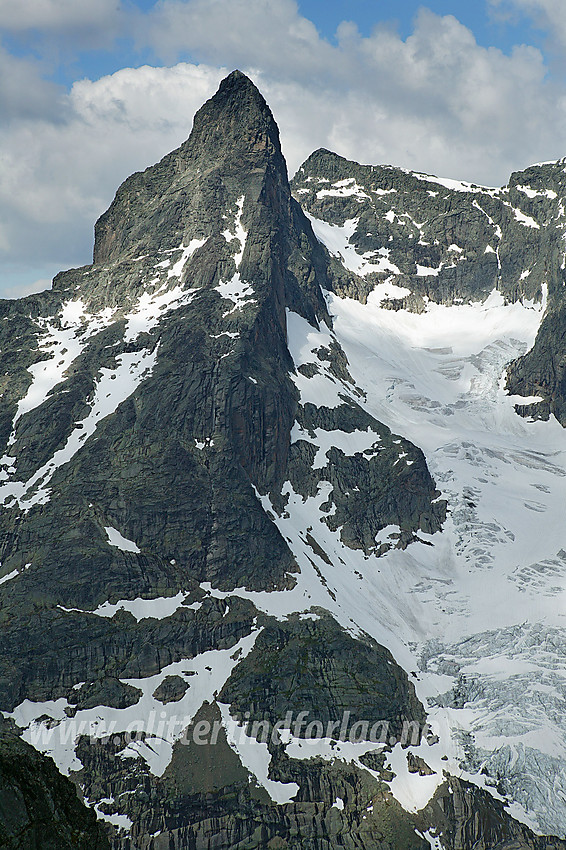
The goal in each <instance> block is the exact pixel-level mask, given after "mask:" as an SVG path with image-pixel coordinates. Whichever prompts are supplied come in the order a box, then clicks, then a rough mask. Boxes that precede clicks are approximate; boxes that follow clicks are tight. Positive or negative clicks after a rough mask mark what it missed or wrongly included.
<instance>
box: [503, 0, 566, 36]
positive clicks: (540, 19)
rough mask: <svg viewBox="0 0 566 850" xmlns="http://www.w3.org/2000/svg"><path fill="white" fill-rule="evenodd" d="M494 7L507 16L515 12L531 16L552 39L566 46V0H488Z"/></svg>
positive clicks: (536, 24)
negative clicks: (565, 2) (565, 1)
mask: <svg viewBox="0 0 566 850" xmlns="http://www.w3.org/2000/svg"><path fill="white" fill-rule="evenodd" d="M488 2H489V4H490V6H491V7H492V9H493V10H494V11H495V12H497V13H499V14H500V15H501V16H503V17H506V16H508V15H509V14H510V13H511V14H512V13H513V12H515V13H517V12H519V13H522V14H524V15H527V16H528V17H530V18H531V19H532V20H533V22H534V24H535V26H537V27H538V28H539V29H541V30H545V31H546V32H547V33H548V35H549V37H550V38H551V40H552V41H554V42H556V43H558V44H559V45H561V46H562V47H564V46H566V9H565V7H564V0H488Z"/></svg>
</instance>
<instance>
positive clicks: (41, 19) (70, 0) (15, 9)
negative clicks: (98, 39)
mask: <svg viewBox="0 0 566 850" xmlns="http://www.w3.org/2000/svg"><path fill="white" fill-rule="evenodd" d="M123 13H124V12H123V9H122V6H121V3H120V2H119V0H96V3H93V2H92V0H18V2H17V3H14V2H13V0H0V21H1V22H2V23H1V27H2V30H3V31H4V32H9V33H12V34H23V33H26V34H27V33H29V32H30V31H34V32H36V33H43V34H52V35H53V34H55V35H57V36H61V35H68V34H70V33H72V34H74V35H77V34H79V33H81V32H82V33H83V34H84V35H85V36H86V35H88V37H89V39H92V37H93V35H94V34H97V35H100V34H101V33H104V34H106V35H107V34H108V33H109V32H115V30H116V29H117V27H118V25H119V22H120V19H121V17H122V15H123Z"/></svg>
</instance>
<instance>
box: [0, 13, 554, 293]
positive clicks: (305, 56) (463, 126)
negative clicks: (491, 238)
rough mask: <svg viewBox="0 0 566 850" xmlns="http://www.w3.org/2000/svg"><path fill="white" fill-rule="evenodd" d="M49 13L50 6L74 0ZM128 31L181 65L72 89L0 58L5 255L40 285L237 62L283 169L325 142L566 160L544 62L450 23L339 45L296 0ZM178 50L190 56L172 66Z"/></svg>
mask: <svg viewBox="0 0 566 850" xmlns="http://www.w3.org/2000/svg"><path fill="white" fill-rule="evenodd" d="M4 2H5V0H0V8H1V4H2V3H4ZM26 2H27V3H29V4H30V5H34V6H35V5H37V6H38V7H39V6H41V5H42V3H41V2H40V0H26ZM43 2H44V3H45V6H46V7H49V8H51V9H52V10H53V8H54V7H58V8H59V7H60V6H64V5H65V4H66V3H67V2H70V0H59V2H56V0H49V1H48V0H43ZM493 2H497V0H493ZM513 2H516V3H520V2H525V3H526V2H528V0H513ZM529 2H530V0H529ZM532 2H534V0H532ZM543 2H545V0H540V3H543ZM547 2H549V3H550V2H551V0H547ZM88 5H89V6H92V5H93V4H90V3H89V4H88ZM79 6H81V7H82V6H83V4H79ZM102 6H103V8H104V9H105V10H106V13H108V14H110V9H111V6H112V4H111V3H110V2H106V0H105V2H104V3H102ZM83 11H85V10H84V8H83ZM85 14H86V12H85ZM16 19H17V15H16V13H14V18H13V26H16ZM131 21H133V24H132V25H133V26H134V25H135V31H136V37H137V38H138V40H139V44H140V45H141V46H144V47H148V46H149V47H151V48H152V49H153V50H154V51H155V52H156V54H157V55H161V56H163V57H167V58H168V59H169V61H176V62H177V64H175V65H173V66H172V67H158V68H155V67H150V66H143V67H141V68H136V69H133V68H126V69H123V70H121V71H118V72H116V73H114V74H112V75H109V76H106V77H103V78H102V79H99V80H95V81H91V80H86V79H85V80H81V81H79V82H76V83H75V84H74V86H73V87H72V89H71V91H70V92H69V93H66V92H63V91H62V90H57V89H55V88H54V87H51V86H48V85H47V84H44V83H43V81H41V80H40V78H39V76H38V73H39V72H38V70H37V67H35V66H33V65H32V64H31V63H28V64H26V63H25V61H24V60H17V61H18V62H20V68H19V74H16V75H14V76H13V77H12V78H11V79H10V80H8V82H6V75H5V74H3V73H2V70H3V65H2V62H3V61H4V62H5V67H6V68H9V63H10V62H15V61H16V60H14V59H13V57H8V56H7V55H6V54H2V53H0V80H3V82H2V83H0V105H1V104H2V103H3V102H6V103H7V104H8V105H9V107H10V108H9V109H7V111H6V112H5V116H8V117H6V118H5V121H4V126H2V125H1V124H0V159H1V161H2V163H3V168H2V170H1V171H0V259H3V260H4V262H5V263H12V264H13V263H15V262H16V261H17V260H18V258H22V257H25V261H26V262H27V263H29V264H30V266H32V265H33V267H34V269H36V270H37V271H34V278H33V279H35V278H37V277H45V276H46V275H45V274H43V273H41V267H42V263H43V265H44V266H46V264H49V263H56V262H59V264H60V267H66V266H68V265H75V264H80V263H86V262H89V260H90V255H91V250H92V226H93V222H94V220H95V219H96V217H97V216H98V215H99V214H100V213H101V212H103V210H104V209H105V208H106V207H107V206H108V204H109V203H110V201H111V199H112V196H113V194H114V191H115V190H116V188H117V186H118V185H119V183H120V182H121V181H122V180H123V179H124V178H125V177H126V176H127V175H128V174H130V173H131V172H132V171H134V170H138V169H142V168H145V167H146V166H147V165H150V164H151V163H153V162H155V161H156V160H158V159H159V158H160V157H161V156H163V155H164V154H165V153H167V152H168V151H169V150H171V149H172V148H174V147H176V146H177V145H179V144H180V143H181V142H182V141H183V140H184V139H185V138H186V137H187V135H188V133H189V131H190V127H191V124H192V117H193V114H194V112H195V111H196V109H197V108H198V107H199V106H200V105H201V103H202V102H203V101H204V100H205V99H206V98H207V97H209V96H210V95H211V94H212V93H213V92H214V91H215V89H216V88H217V85H218V83H219V81H220V79H221V78H222V77H223V76H224V75H225V74H226V73H227V72H228V71H230V70H232V69H233V68H235V67H239V68H240V69H241V70H243V71H245V72H246V73H248V74H249V75H250V76H251V77H252V79H253V80H254V81H255V82H256V83H257V84H258V85H259V87H260V89H261V91H262V92H263V94H264V95H265V97H266V99H267V100H268V102H269V104H270V105H271V107H272V109H273V112H274V114H275V117H276V120H277V121H278V123H279V126H280V129H281V137H282V143H283V149H284V153H285V155H286V157H287V160H288V164H289V170H290V172H291V173H293V172H294V171H295V170H296V168H297V167H298V166H299V165H300V163H301V162H302V161H303V160H304V159H305V158H306V157H307V156H308V155H309V154H310V153H311V152H312V151H313V150H314V149H315V148H318V147H327V148H330V149H332V150H335V151H337V152H338V153H340V154H341V155H343V156H346V157H348V158H352V159H356V160H358V161H362V162H369V163H389V164H395V165H401V166H404V167H407V168H412V169H416V170H421V171H427V172H431V173H436V174H442V175H444V176H450V177H459V178H461V179H467V180H471V181H474V182H479V183H486V184H488V185H500V184H502V183H504V182H505V181H506V180H507V178H508V176H509V172H510V170H511V169H515V168H521V167H525V166H527V165H528V164H530V163H531V162H533V161H536V160H541V159H552V158H559V157H561V156H563V155H565V154H566V149H565V143H564V139H565V138H566V132H565V131H566V94H565V92H564V91H563V90H559V89H558V88H556V85H555V84H554V83H552V82H549V80H548V79H547V78H546V68H545V64H544V61H543V57H542V55H541V53H540V52H539V51H538V50H536V49H534V48H532V47H529V46H520V47H517V48H516V49H515V50H514V51H513V52H512V53H511V54H510V55H505V54H504V53H502V52H501V51H499V50H497V49H494V48H490V49H486V48H484V47H481V46H479V45H478V44H477V43H476V41H475V38H474V36H473V34H472V32H471V31H470V30H469V29H467V28H466V27H465V26H463V25H462V24H461V23H460V22H459V21H458V20H457V19H456V18H455V17H453V16H451V15H447V16H444V17H441V16H437V15H434V14H433V13H431V12H428V11H426V10H424V11H422V12H421V13H420V15H419V17H418V18H417V20H416V23H415V28H414V32H413V33H412V34H411V35H410V36H409V37H408V38H407V39H402V38H401V37H400V36H399V35H398V34H397V33H396V32H394V31H393V30H391V29H387V28H377V29H376V30H375V31H374V32H373V34H372V35H371V36H370V37H362V36H361V35H360V34H359V32H358V31H357V29H356V28H355V26H354V25H352V24H342V25H341V26H340V27H339V29H338V32H337V40H336V44H335V45H331V44H329V43H328V42H327V41H325V40H324V39H323V38H321V37H320V35H319V34H318V33H317V31H316V28H315V27H314V26H313V24H312V23H311V22H309V21H307V20H306V19H305V18H303V17H301V15H300V14H299V12H298V10H297V5H296V3H294V2H292V0H248V2H246V3H244V2H242V0H184V1H183V2H181V0H160V2H159V3H158V4H157V5H156V6H155V8H154V10H153V11H152V12H150V13H148V14H147V15H146V16H141V15H140V16H138V17H136V18H135V19H133V18H132V19H131ZM46 26H47V24H46ZM187 53H192V54H194V61H192V62H179V61H178V59H179V58H180V57H182V56H183V55H187ZM195 61H198V62H200V63H201V64H198V65H197V64H195ZM12 67H13V66H12ZM20 76H21V80H22V83H21V85H20V84H19V82H18V79H19V77H20ZM34 81H35V82H36V83H37V84H38V85H37V86H36V87H35V90H34V85H33V83H34ZM43 85H45V88H44V89H42V88H41V86H43ZM38 92H39V94H37V93H38ZM20 96H21V99H20ZM30 279H31V278H30Z"/></svg>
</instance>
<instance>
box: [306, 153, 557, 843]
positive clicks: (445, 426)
mask: <svg viewBox="0 0 566 850" xmlns="http://www.w3.org/2000/svg"><path fill="white" fill-rule="evenodd" d="M560 170H562V169H560ZM308 179H310V180H313V178H312V176H311V177H310V178H308ZM324 182H325V185H328V184H329V181H328V180H327V181H324ZM346 182H347V181H344V180H342V181H338V182H335V183H334V184H331V189H330V190H328V191H327V193H326V194H328V195H329V194H330V193H331V190H332V187H335V188H334V194H335V195H336V197H339V196H340V195H341V193H343V189H342V185H343V184H345V183H346ZM350 182H351V183H352V184H353V183H354V181H353V180H352V181H350ZM358 188H359V192H358V195H360V192H362V195H361V196H360V198H359V203H360V204H361V203H363V198H364V197H367V195H366V194H365V191H364V192H363V191H362V189H361V187H358ZM448 188H452V189H453V188H454V187H448ZM519 188H520V187H519ZM306 191H307V190H303V193H305V192H306ZM459 191H464V189H460V190H459ZM466 191H472V190H471V189H468V188H466ZM474 191H475V192H477V191H480V189H479V187H475V189H474ZM322 194H323V193H322V192H321V191H319V192H318V196H321V195H322ZM429 194H431V193H429ZM485 194H486V195H487V194H488V193H487V191H486V193H485ZM490 194H491V195H492V196H493V195H495V194H497V193H494V192H493V191H492V190H491V191H490ZM539 194H540V193H539ZM297 197H298V198H300V199H301V200H303V198H301V190H300V189H299V190H298V194H297ZM529 197H530V195H529ZM548 197H550V195H549V196H548ZM553 197H554V198H555V197H556V193H553ZM380 200H382V199H381V198H380ZM393 200H394V199H393ZM388 201H389V199H388ZM391 204H392V206H393V201H391ZM327 213H328V208H327ZM333 213H334V216H332V215H331V214H330V213H328V214H327V221H324V220H319V219H316V218H315V217H314V216H312V215H311V216H310V220H311V222H312V224H313V228H314V231H315V233H316V235H317V237H318V238H319V239H320V240H321V241H322V242H324V243H325V244H326V245H327V247H328V249H329V251H330V252H331V253H332V254H333V255H334V256H336V257H337V258H338V259H339V261H341V262H342V263H343V265H344V267H345V268H346V269H347V270H350V271H351V272H355V273H356V274H357V275H361V276H366V275H367V273H368V271H374V269H375V270H377V269H376V268H375V267H374V266H369V265H368V261H369V260H370V259H371V258H372V256H373V255H375V254H373V255H372V253H371V252H370V253H367V254H364V255H362V254H361V253H359V250H360V249H358V253H356V246H355V244H354V243H355V239H352V236H353V233H354V230H355V228H354V227H353V226H351V225H352V222H350V221H346V224H345V225H344V226H340V225H339V224H332V223H329V222H332V221H336V218H335V216H336V215H337V214H338V218H339V217H340V214H341V213H340V208H339V207H335V208H334V210H333ZM342 214H343V215H346V214H347V213H346V212H344V213H342ZM423 218H424V213H423ZM389 219H390V220H392V219H393V214H391V215H390V216H389ZM523 223H524V222H523ZM365 224H366V229H368V228H369V226H368V225H367V220H366V222H365ZM537 227H538V225H537ZM360 229H361V228H360ZM360 229H359V230H360ZM359 230H358V236H359ZM371 235H372V234H371V233H370V232H368V233H367V237H370V236H371ZM499 235H500V236H501V232H500V233H499ZM339 237H341V238H342V242H343V243H344V244H339V241H340V239H339ZM454 247H455V250H457V251H458V253H461V249H458V248H457V247H456V246H454ZM381 253H382V254H383V255H385V253H386V249H385V248H384V249H382V251H381ZM387 254H389V252H387ZM364 264H365V265H364ZM381 271H383V272H384V271H385V268H383V269H382V270H381ZM530 271H531V270H530V269H529V268H527V270H526V271H525V270H524V271H523V273H522V275H521V276H520V280H522V281H524V280H526V279H527V278H528V277H529V275H530ZM425 273H426V274H429V275H435V274H437V273H438V271H435V270H433V269H423V267H422V266H418V265H417V267H416V273H414V276H413V277H412V278H411V277H410V276H408V275H407V274H405V275H404V276H394V277H390V278H389V280H388V281H386V282H384V283H380V282H378V281H375V282H374V287H373V289H370V293H369V295H368V296H367V301H366V303H361V300H357V299H354V298H348V297H345V296H342V297H340V296H339V295H337V294H334V293H327V294H326V297H327V303H328V308H329V312H330V314H331V316H332V317H333V322H334V324H333V330H334V333H335V335H336V340H337V341H338V342H339V344H340V345H341V346H342V348H343V350H344V351H345V353H346V355H347V358H348V362H349V370H350V373H351V375H352V377H353V378H354V380H355V383H356V386H357V387H358V388H360V389H362V390H363V392H364V400H363V401H361V402H360V403H361V404H362V406H364V407H365V408H366V409H367V410H368V411H369V412H370V413H371V414H372V415H373V416H375V417H376V418H377V419H378V420H380V421H382V422H384V423H386V424H388V425H389V426H390V427H392V428H394V429H396V430H397V431H398V432H400V433H403V434H404V435H405V436H406V437H408V438H409V439H410V440H411V441H412V442H414V443H415V444H416V445H417V446H419V447H420V448H422V450H423V451H424V454H425V457H426V459H427V463H428V466H429V469H430V470H431V473H432V475H433V478H434V479H435V481H436V483H437V486H438V487H439V488H440V489H441V491H442V496H443V497H444V498H445V499H446V500H447V502H448V518H447V521H446V523H445V525H444V528H443V531H442V533H441V534H436V535H433V536H431V537H430V538H427V539H426V540H425V543H424V544H418V543H417V544H415V545H414V546H411V547H410V548H409V549H408V550H406V551H398V550H394V551H389V552H387V553H385V554H384V555H383V556H382V557H381V558H379V559H375V560H374V559H373V558H370V559H369V560H368V559H364V558H359V559H358V563H357V564H356V566H355V567H354V565H353V564H352V566H351V577H350V578H349V579H346V580H344V588H337V587H336V586H335V585H332V587H333V588H334V589H335V590H336V591H337V598H338V600H339V601H340V607H342V606H344V607H347V608H348V610H349V611H350V612H351V613H352V619H353V620H354V621H355V622H356V624H357V625H359V626H360V627H361V628H363V629H365V630H368V631H369V632H370V633H371V634H373V635H375V636H376V637H377V638H378V639H379V640H380V641H381V642H383V643H384V644H385V645H388V646H390V647H391V648H392V649H393V651H394V654H395V655H396V658H397V660H398V661H400V663H402V664H403V665H404V666H405V668H406V669H407V670H408V671H415V672H417V677H416V678H415V682H416V686H417V692H418V693H419V695H420V696H421V697H422V698H423V699H426V702H427V705H428V707H429V710H430V711H431V717H432V718H434V722H435V723H437V724H439V727H440V728H442V729H443V730H444V733H446V734H448V735H449V738H450V743H449V744H448V743H447V740H448V739H447V738H445V737H443V736H441V738H442V740H443V741H444V744H445V746H446V747H447V751H446V752H447V754H448V755H449V761H448V762H447V764H450V768H451V770H452V771H453V772H458V771H460V770H464V771H465V772H466V773H467V774H473V775H474V781H476V782H479V783H480V784H483V783H484V782H486V781H487V782H488V784H489V785H491V786H495V785H496V786H497V789H498V791H499V792H502V793H504V794H507V795H508V796H509V798H510V799H512V800H514V801H516V803H517V804H519V805H520V806H522V807H523V816H526V817H527V819H528V821H529V822H531V823H533V824H535V825H536V826H537V827H538V829H539V830H540V831H543V832H559V833H561V834H566V765H565V756H566V712H565V711H564V708H565V696H566V657H565V646H566V597H565V590H566V528H565V527H564V522H563V516H564V503H565V500H566V432H565V431H564V429H563V428H562V426H561V425H560V424H559V423H558V422H557V421H556V419H554V417H553V416H551V417H550V419H549V420H548V421H533V420H532V418H521V417H519V416H518V415H517V412H516V410H515V405H521V406H524V405H533V406H535V407H536V405H537V404H538V403H540V402H541V401H542V399H541V397H540V396H532V397H523V396H510V395H509V394H508V393H507V392H506V391H505V383H506V369H507V366H508V365H509V364H510V363H512V362H513V361H514V360H515V359H516V358H518V357H520V356H521V355H524V354H525V352H527V351H528V350H529V349H531V347H532V345H533V343H534V341H535V337H536V334H537V331H538V329H539V327H540V323H541V320H542V317H543V315H544V313H545V310H546V302H547V289H548V287H547V284H546V283H544V282H543V283H542V286H541V289H542V299H541V298H540V296H539V298H538V299H537V300H534V299H527V298H525V297H524V296H523V297H520V296H519V297H518V298H517V300H515V301H512V302H509V301H508V300H507V298H504V297H503V295H502V294H501V293H500V292H499V291H498V290H497V288H494V289H493V291H492V292H491V294H489V295H488V296H487V297H486V295H485V294H484V293H481V294H479V295H478V298H477V300H476V301H474V299H473V298H472V297H469V296H468V297H467V298H463V299H459V300H460V301H463V302H464V303H460V304H457V303H454V300H458V299H454V300H453V299H450V300H452V303H450V304H448V305H447V304H442V303H434V301H432V300H430V299H429V298H425V306H424V311H423V312H411V311H409V310H408V309H397V310H395V309H390V308H391V303H387V302H388V301H389V299H391V298H393V299H395V298H400V297H401V298H403V297H406V296H407V295H408V294H409V293H410V292H411V291H412V290H413V286H412V283H415V282H416V279H417V278H418V277H422V276H423V275H424V274H425ZM549 274H550V272H549ZM398 280H401V281H402V283H403V285H404V286H405V287H409V288H406V289H405V290H404V291H401V292H399V291H398V290H399V287H398V286H396V285H395V284H396V283H397V281H398ZM393 281H395V283H393ZM496 286H497V280H496ZM388 288H389V289H391V290H392V291H391V292H389V291H388ZM396 290H397V291H396ZM439 294H440V299H442V294H441V293H439ZM453 294H454V293H453ZM384 299H385V303H384ZM402 303H403V302H399V301H398V302H397V304H396V306H397V307H399V306H400V305H401V304H402ZM408 306H414V305H411V304H410V303H409V304H408ZM386 308H388V309H386ZM422 309H423V307H422V305H419V310H422ZM311 333H314V329H313V330H312V331H311ZM294 347H295V348H296V349H297V348H299V347H300V346H299V345H298V344H297V343H296V342H295V346H294ZM292 350H293V346H292ZM335 393H336V389H335V387H333V386H332V385H331V384H329V385H328V389H327V398H328V399H329V400H330V399H331V398H332V397H333V395H334V394H335ZM319 395H320V390H319ZM326 403H327V404H328V403H330V404H331V403H332V402H331V401H327V402H326ZM299 512H304V506H302V505H301V506H298V507H297V513H299ZM313 519H314V518H313ZM313 525H314V527H315V529H316V524H315V522H314V521H313ZM311 533H312V534H313V536H315V537H316V533H315V531H313V532H311ZM327 578H328V576H327ZM348 597H350V599H349V602H348V603H346V599H347V598H348ZM388 632H389V634H388ZM399 641H402V643H403V647H400V646H399ZM448 730H450V732H449V733H448ZM427 760H428V762H429V763H431V761H432V759H431V758H430V756H429V758H428V759H427ZM486 777H489V778H486ZM494 793H497V792H496V791H495V790H494ZM517 811H518V809H515V813H517Z"/></svg>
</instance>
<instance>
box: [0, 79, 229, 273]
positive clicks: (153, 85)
mask: <svg viewBox="0 0 566 850" xmlns="http://www.w3.org/2000/svg"><path fill="white" fill-rule="evenodd" d="M225 73H226V69H216V68H205V67H202V66H201V67H196V66H194V65H188V64H179V65H177V66H175V67H174V68H150V67H147V66H146V67H142V68H139V69H136V70H133V69H124V70H122V71H118V72H117V73H116V74H113V75H112V76H111V77H103V78H102V79H101V80H98V81H96V82H91V81H89V80H81V81H80V82H77V83H75V85H74V86H73V88H72V90H71V92H70V94H69V95H68V96H64V97H60V101H61V104H60V106H61V111H62V113H63V114H64V120H57V121H54V122H51V121H49V120H46V119H44V118H32V119H28V118H26V117H25V116H24V117H21V116H18V118H17V119H15V120H13V121H12V123H11V124H10V126H9V127H7V128H5V129H4V130H2V129H0V161H1V162H2V168H1V169H0V258H1V259H2V260H3V262H4V264H5V265H6V266H9V267H13V266H14V263H17V261H18V258H20V257H25V262H26V263H29V264H30V266H33V267H34V268H38V265H39V264H40V263H41V262H43V263H45V264H46V265H48V264H51V263H53V262H56V261H57V260H58V259H59V261H60V263H61V267H64V266H66V265H77V264H84V263H88V262H90V259H91V255H92V233H93V225H94V221H95V219H96V218H97V217H98V216H99V215H100V214H101V213H102V212H103V211H104V210H105V209H106V207H107V206H108V205H109V204H110V202H111V200H112V198H113V196H114V192H115V191H116V189H117V187H118V185H119V184H120V183H121V182H122V180H124V179H125V178H126V177H127V176H128V175H129V174H130V173H132V172H133V171H135V170H139V169H143V168H146V167H147V166H148V165H150V164H152V163H153V162H155V161H156V160H157V159H160V158H161V157H162V156H163V155H164V154H165V153H167V152H168V151H169V150H171V149H173V148H175V147H177V146H178V145H179V144H180V143H181V142H182V141H184V139H185V138H186V137H187V136H188V134H189V132H190V129H191V126H192V118H193V115H194V113H195V111H196V110H197V108H198V107H199V106H201V104H202V102H203V101H204V100H206V99H207V98H208V97H210V95H211V94H212V93H213V92H214V91H215V89H216V88H217V86H218V83H219V81H220V79H221V78H222V76H224V74H225ZM4 285H8V286H9V285H10V280H9V275H8V280H7V284H4Z"/></svg>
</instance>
